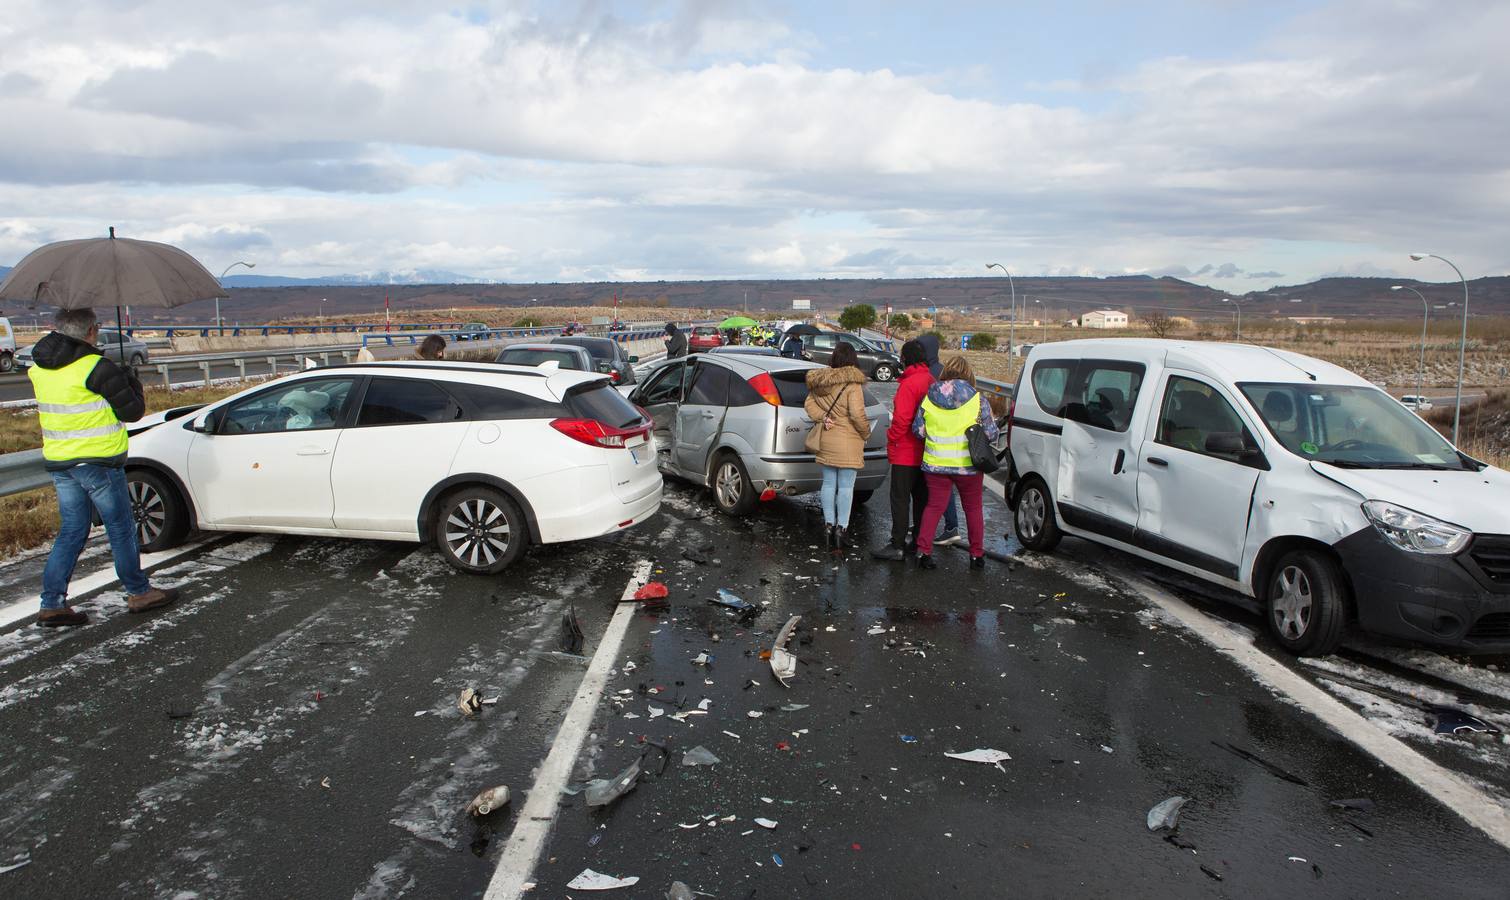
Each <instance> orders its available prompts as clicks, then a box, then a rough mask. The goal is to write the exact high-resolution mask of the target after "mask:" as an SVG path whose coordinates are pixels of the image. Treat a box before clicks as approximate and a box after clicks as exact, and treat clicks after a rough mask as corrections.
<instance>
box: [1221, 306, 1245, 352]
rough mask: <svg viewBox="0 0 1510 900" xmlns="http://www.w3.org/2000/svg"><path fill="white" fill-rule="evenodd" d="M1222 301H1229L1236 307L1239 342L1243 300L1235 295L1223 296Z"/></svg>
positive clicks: (1241, 332)
mask: <svg viewBox="0 0 1510 900" xmlns="http://www.w3.org/2000/svg"><path fill="white" fill-rule="evenodd" d="M1222 302H1223V303H1231V304H1232V305H1233V306H1235V307H1237V340H1238V341H1239V342H1241V341H1242V339H1243V301H1241V300H1239V299H1237V298H1236V297H1223V298H1222Z"/></svg>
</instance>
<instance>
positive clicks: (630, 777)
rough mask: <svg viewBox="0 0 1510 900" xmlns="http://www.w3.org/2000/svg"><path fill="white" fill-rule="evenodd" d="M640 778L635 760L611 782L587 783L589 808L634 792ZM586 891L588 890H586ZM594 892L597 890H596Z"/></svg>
mask: <svg viewBox="0 0 1510 900" xmlns="http://www.w3.org/2000/svg"><path fill="white" fill-rule="evenodd" d="M639 777H640V761H639V760H635V761H634V762H632V763H630V764H629V767H628V768H626V769H625V770H624V771H622V772H620V773H619V774H618V775H616V776H614V778H613V779H612V780H611V781H610V780H605V779H602V778H594V779H593V780H592V781H589V782H588V783H587V788H586V790H585V791H584V793H585V794H586V796H587V805H588V806H607V805H608V804H610V803H612V802H613V801H615V800H617V799H619V798H620V797H622V796H624V795H625V794H627V793H629V792H630V791H632V790H634V785H635V781H636V780H638V779H639ZM584 890H587V889H586V888H584ZM592 890H597V889H596V888H594V889H592Z"/></svg>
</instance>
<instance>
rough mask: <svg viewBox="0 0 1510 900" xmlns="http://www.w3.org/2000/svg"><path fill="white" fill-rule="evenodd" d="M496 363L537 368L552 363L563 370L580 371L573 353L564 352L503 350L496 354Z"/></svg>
mask: <svg viewBox="0 0 1510 900" xmlns="http://www.w3.org/2000/svg"><path fill="white" fill-rule="evenodd" d="M498 362H500V363H504V364H505V365H510V366H538V365H540V364H541V363H546V362H554V363H557V364H559V365H560V366H561V368H563V369H580V368H582V360H581V358H580V357H578V356H577V354H575V353H568V352H566V351H565V350H513V349H510V350H505V351H503V352H502V353H500V354H498Z"/></svg>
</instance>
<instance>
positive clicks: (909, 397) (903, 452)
mask: <svg viewBox="0 0 1510 900" xmlns="http://www.w3.org/2000/svg"><path fill="white" fill-rule="evenodd" d="M931 384H933V373H931V372H929V371H928V351H927V350H926V349H925V348H924V347H923V345H922V344H921V343H919V342H918V341H917V340H911V341H908V342H907V343H905V344H903V345H902V377H901V379H900V380H899V381H898V382H897V395H896V399H895V401H894V402H893V405H892V408H891V427H890V428H888V429H887V430H886V459H887V460H888V461H889V462H890V463H891V540H890V541H889V542H888V543H887V544H886V545H885V546H883V547H878V548H876V549H875V550H872V551H871V552H870V555H871V556H873V557H875V558H876V559H890V560H899V559H902V558H903V557H904V556H905V555H906V554H908V553H914V552H916V547H915V546H914V545H913V542H912V541H910V540H908V539H907V528H908V526H909V525H910V526H911V527H912V531H913V533H914V534H916V533H917V530H918V523H919V522H920V521H921V520H922V518H923V507H924V505H926V504H927V502H928V484H927V482H925V481H924V480H923V439H922V438H920V437H918V436H916V435H914V434H913V433H912V420H913V418H914V417H915V416H916V415H917V411H918V404H920V403H922V402H923V398H924V397H926V396H928V386H929V385H931ZM909 507H910V509H909Z"/></svg>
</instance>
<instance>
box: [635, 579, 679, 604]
mask: <svg viewBox="0 0 1510 900" xmlns="http://www.w3.org/2000/svg"><path fill="white" fill-rule="evenodd" d="M670 593H671V592H670V591H669V590H667V589H666V586H665V585H664V584H662V583H661V582H659V581H652V582H649V583H647V584H646V585H645V586H644V587H642V588H640V589H639V590H637V591H635V592H634V599H636V600H664V599H666V597H667V595H668V594H670Z"/></svg>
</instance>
